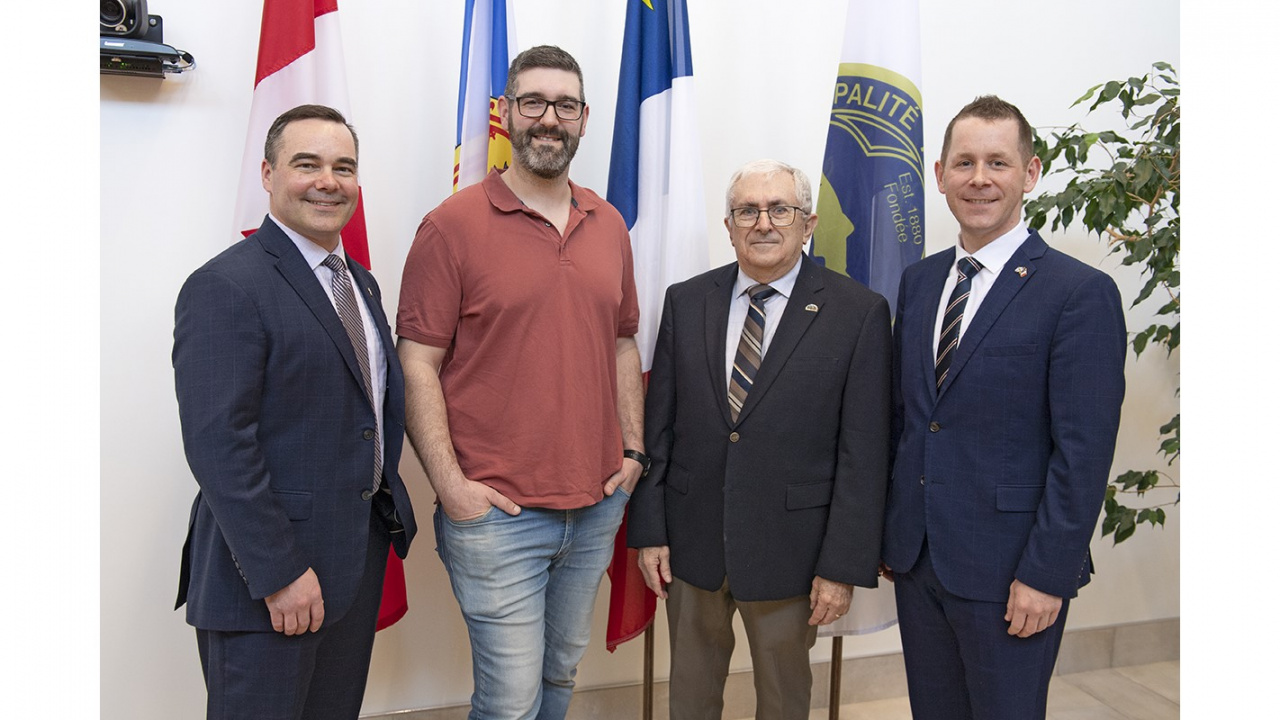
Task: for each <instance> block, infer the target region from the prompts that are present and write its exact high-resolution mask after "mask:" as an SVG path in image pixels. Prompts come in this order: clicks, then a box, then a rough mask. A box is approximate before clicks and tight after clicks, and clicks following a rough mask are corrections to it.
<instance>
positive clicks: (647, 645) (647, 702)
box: [641, 621, 654, 720]
mask: <svg viewBox="0 0 1280 720" xmlns="http://www.w3.org/2000/svg"><path fill="white" fill-rule="evenodd" d="M653 625H654V624H653V622H652V621H651V622H650V623H649V627H646V628H645V629H644V704H643V706H642V708H643V709H642V712H641V717H642V718H643V719H644V720H653Z"/></svg>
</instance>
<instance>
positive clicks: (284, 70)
mask: <svg viewBox="0 0 1280 720" xmlns="http://www.w3.org/2000/svg"><path fill="white" fill-rule="evenodd" d="M306 104H316V105H328V106H329V107H331V108H333V109H335V110H337V111H338V112H340V113H342V114H343V115H344V116H346V118H347V121H348V122H351V123H352V124H354V121H353V120H352V117H351V106H350V104H349V101H348V100H347V72H346V63H345V61H344V60H343V55H342V32H341V28H340V26H339V25H338V0H263V3H262V34H261V36H259V39H258V71H257V74H256V75H255V77H254V80H253V107H252V109H250V111H249V132H248V134H247V135H246V136H245V141H244V159H243V160H242V161H241V163H240V192H239V193H238V194H237V196H236V219H235V222H236V227H235V230H236V232H238V233H239V234H240V235H241V236H243V237H248V236H249V235H250V234H252V233H253V232H254V231H255V230H257V229H258V225H259V224H261V223H262V218H263V217H265V216H266V214H267V193H266V191H265V190H263V189H262V146H263V143H265V142H266V139H267V130H268V129H269V128H270V127H271V123H272V122H274V121H275V119H276V118H277V117H279V116H280V114H281V113H283V112H284V111H286V110H290V109H292V108H295V107H297V106H299V105H306ZM342 245H343V247H344V248H346V251H347V254H348V255H350V256H351V257H352V258H353V259H354V260H356V261H357V262H359V263H360V264H361V265H364V266H365V267H366V268H368V267H369V240H368V237H367V236H366V235H365V229H364V199H363V196H362V197H361V200H360V202H359V203H357V205H356V214H355V216H353V217H352V218H351V222H349V223H347V227H346V229H344V230H343V231H342Z"/></svg>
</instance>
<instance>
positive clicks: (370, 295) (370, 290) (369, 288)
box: [364, 287, 373, 297]
mask: <svg viewBox="0 0 1280 720" xmlns="http://www.w3.org/2000/svg"><path fill="white" fill-rule="evenodd" d="M364 291H365V293H367V294H368V295H369V297H373V288H371V287H366V288H365V289H364Z"/></svg>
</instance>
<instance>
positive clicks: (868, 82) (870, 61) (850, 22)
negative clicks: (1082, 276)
mask: <svg viewBox="0 0 1280 720" xmlns="http://www.w3.org/2000/svg"><path fill="white" fill-rule="evenodd" d="M919 87H920V8H919V5H918V3H917V1H916V0H900V1H899V2H891V3H890V2H881V1H879V0H850V2H849V12H848V16H847V18H846V20H845V36H844V50H843V52H842V53H841V60H840V68H839V71H838V72H837V73H836V84H835V92H834V93H833V94H832V98H831V123H830V126H829V128H828V130H827V151H826V158H825V159H824V160H823V163H822V182H821V183H820V185H819V187H818V214H819V217H820V218H821V220H820V221H819V223H818V229H817V230H816V231H815V232H814V241H813V253H814V255H815V256H816V257H817V258H818V259H819V260H820V261H821V262H822V263H824V264H825V265H826V266H827V267H829V268H831V269H832V270H837V271H839V272H842V273H844V274H846V275H848V276H849V277H851V278H853V279H855V280H858V281H859V282H861V283H863V284H865V285H867V286H868V287H870V288H871V289H872V290H875V291H877V292H879V293H881V294H882V295H884V296H885V297H886V298H888V299H889V307H890V309H893V307H894V304H895V303H896V302H897V298H898V280H899V277H900V276H901V275H902V270H903V268H905V267H906V266H907V265H910V264H911V263H913V262H915V261H916V260H919V259H920V258H921V257H923V255H924V187H925V186H924V172H925V163H924V144H923V138H924V133H923V131H922V129H921V126H922V121H921V116H920V112H921V111H920V90H919ZM897 621H898V613H897V609H896V607H895V605H894V599H893V587H892V586H891V585H889V584H888V583H881V584H880V587H878V588H876V589H874V590H868V589H866V588H855V589H854V593H853V603H852V604H851V605H850V607H849V614H848V615H845V616H844V617H843V618H840V619H839V620H837V621H836V622H834V623H832V624H831V625H827V626H824V627H821V628H819V629H818V634H819V635H820V636H822V637H831V636H834V635H849V634H861V633H871V632H876V631H878V630H883V629H885V628H887V627H890V626H892V625H893V624H894V623H896V622H897Z"/></svg>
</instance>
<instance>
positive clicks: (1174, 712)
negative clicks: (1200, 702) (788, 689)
mask: <svg viewBox="0 0 1280 720" xmlns="http://www.w3.org/2000/svg"><path fill="white" fill-rule="evenodd" d="M1178 703H1179V695H1178V661H1177V660H1173V661H1170V662H1159V663H1152V664H1150V665H1134V666H1130V667H1119V668H1111V669H1109V670H1090V671H1088V672H1081V673H1072V674H1070V675H1056V676H1054V678H1053V682H1052V683H1050V685H1049V716H1048V720H1177V718H1178V712H1179V710H1178ZM827 717H828V713H827V710H826V708H823V709H820V710H814V711H813V712H812V713H811V714H810V715H809V718H810V720H826V718H827ZM840 720H911V707H910V705H908V703H907V699H906V698H905V697H902V698H892V699H889V700H876V701H873V702H862V703H850V704H848V705H842V706H841V707H840Z"/></svg>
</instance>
